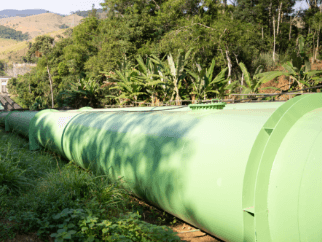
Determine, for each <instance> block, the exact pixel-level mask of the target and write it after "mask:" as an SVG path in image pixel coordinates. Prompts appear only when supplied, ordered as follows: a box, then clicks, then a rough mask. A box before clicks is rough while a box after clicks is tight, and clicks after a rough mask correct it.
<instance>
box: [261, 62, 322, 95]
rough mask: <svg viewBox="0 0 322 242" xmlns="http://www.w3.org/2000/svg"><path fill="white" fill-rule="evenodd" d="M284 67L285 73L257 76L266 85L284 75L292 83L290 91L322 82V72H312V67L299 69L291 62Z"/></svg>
mask: <svg viewBox="0 0 322 242" xmlns="http://www.w3.org/2000/svg"><path fill="white" fill-rule="evenodd" d="M283 67H284V70H283V71H271V72H264V73H260V74H257V75H256V77H257V78H260V80H259V81H260V82H263V83H265V82H267V81H270V80H272V79H275V78H277V77H279V76H282V75H285V76H288V77H289V78H290V81H292V85H291V86H290V88H289V89H290V90H294V89H303V88H305V87H312V86H316V85H317V84H319V83H321V82H322V78H321V74H322V71H311V68H310V65H304V66H303V67H301V68H300V69H298V68H297V67H295V66H293V64H292V62H290V61H289V62H286V63H285V64H283Z"/></svg>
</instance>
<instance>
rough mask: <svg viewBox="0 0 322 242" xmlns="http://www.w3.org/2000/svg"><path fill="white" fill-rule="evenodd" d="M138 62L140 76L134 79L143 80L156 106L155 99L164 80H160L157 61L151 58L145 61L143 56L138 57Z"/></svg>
mask: <svg viewBox="0 0 322 242" xmlns="http://www.w3.org/2000/svg"><path fill="white" fill-rule="evenodd" d="M136 60H137V62H138V69H139V70H138V71H137V72H138V76H137V77H135V78H134V79H135V80H137V81H139V82H141V81H142V82H143V83H144V87H145V90H146V91H147V93H149V94H150V97H151V101H152V106H154V99H155V96H156V93H157V88H158V86H160V84H162V83H163V81H161V80H160V75H159V74H158V68H157V65H156V63H154V62H153V61H152V60H151V58H149V57H148V58H147V59H146V62H145V63H144V61H143V59H142V57H141V56H139V57H138V58H137V59H136Z"/></svg>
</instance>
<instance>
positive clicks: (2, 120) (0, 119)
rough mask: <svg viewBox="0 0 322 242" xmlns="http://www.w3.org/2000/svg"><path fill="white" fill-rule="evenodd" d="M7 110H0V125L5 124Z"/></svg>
mask: <svg viewBox="0 0 322 242" xmlns="http://www.w3.org/2000/svg"><path fill="white" fill-rule="evenodd" d="M8 113H9V111H1V112H0V126H3V127H4V126H5V119H6V116H7V115H8Z"/></svg>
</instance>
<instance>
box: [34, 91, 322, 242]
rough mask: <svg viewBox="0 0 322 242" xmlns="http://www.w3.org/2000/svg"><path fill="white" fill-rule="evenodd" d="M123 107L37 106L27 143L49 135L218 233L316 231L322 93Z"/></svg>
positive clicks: (69, 154)
mask: <svg viewBox="0 0 322 242" xmlns="http://www.w3.org/2000/svg"><path fill="white" fill-rule="evenodd" d="M131 110H133V111H131ZM120 111H121V110H119V109H116V110H114V111H113V110H106V111H104V112H102V111H95V110H91V111H88V112H80V111H70V112H58V111H54V112H49V111H48V112H47V113H46V112H45V111H43V115H41V112H39V113H38V114H37V115H36V116H35V117H34V119H33V120H32V122H30V127H29V129H30V132H29V133H30V143H31V144H32V142H34V143H36V144H38V145H41V146H43V145H44V144H46V143H47V142H48V141H49V143H51V146H49V148H51V149H54V150H56V151H58V152H60V153H61V154H62V155H64V156H65V157H66V158H68V159H70V160H74V161H75V162H77V163H78V164H79V165H80V166H82V167H90V166H91V168H92V169H100V170H102V171H104V172H105V173H106V174H109V175H110V177H111V179H114V180H117V179H119V178H120V177H122V180H123V185H124V187H125V188H127V189H129V190H131V191H133V192H134V194H136V195H137V196H139V197H141V198H142V199H144V200H146V201H149V202H150V203H153V204H155V205H156V206H159V207H161V208H162V209H164V210H166V211H167V212H169V213H172V214H173V215H175V216H177V217H179V218H181V219H183V220H185V221H187V222H189V223H191V224H193V225H195V226H197V227H199V228H201V229H202V230H204V231H207V232H209V233H210V234H213V235H215V236H217V237H219V238H221V239H223V240H227V241H264V242H265V241H319V240H320V239H321V238H322V231H321V229H320V228H321V226H322V212H321V207H322V194H321V192H320V191H321V189H322V179H321V178H320V174H321V171H322V162H321V157H322V154H321V153H322V151H321V149H320V148H319V146H320V143H321V141H322V125H321V120H322V94H310V95H303V96H300V97H296V98H293V99H291V100H289V101H288V102H286V103H257V104H231V105H230V104H228V105H226V107H225V108H224V109H223V110H213V111H203V110H201V111H198V110H196V111H190V110H189V109H188V108H187V107H184V108H182V109H180V110H179V109H178V110H176V111H180V112H176V111H175V110H163V111H153V110H146V109H145V110H143V109H141V108H134V109H129V110H124V109H123V110H122V112H120ZM31 131H32V132H31ZM33 134H35V135H33ZM30 147H32V146H30Z"/></svg>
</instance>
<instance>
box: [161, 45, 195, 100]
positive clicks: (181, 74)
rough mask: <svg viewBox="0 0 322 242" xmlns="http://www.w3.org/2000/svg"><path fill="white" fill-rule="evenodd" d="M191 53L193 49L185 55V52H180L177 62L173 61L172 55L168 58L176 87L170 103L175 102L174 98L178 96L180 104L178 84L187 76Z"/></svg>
mask: <svg viewBox="0 0 322 242" xmlns="http://www.w3.org/2000/svg"><path fill="white" fill-rule="evenodd" d="M191 51H192V49H190V50H189V51H188V52H187V53H186V54H185V52H184V51H183V50H179V54H178V56H177V59H176V61H174V60H173V57H172V54H171V53H170V54H169V55H168V56H167V57H168V65H169V69H170V76H169V78H170V79H171V80H172V82H173V85H174V91H173V94H172V97H171V100H170V101H172V100H173V96H174V94H176V105H179V104H180V95H179V88H178V84H179V82H180V81H181V80H183V79H184V78H185V76H186V72H185V67H186V65H187V63H188V60H189V56H190V54H191Z"/></svg>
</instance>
